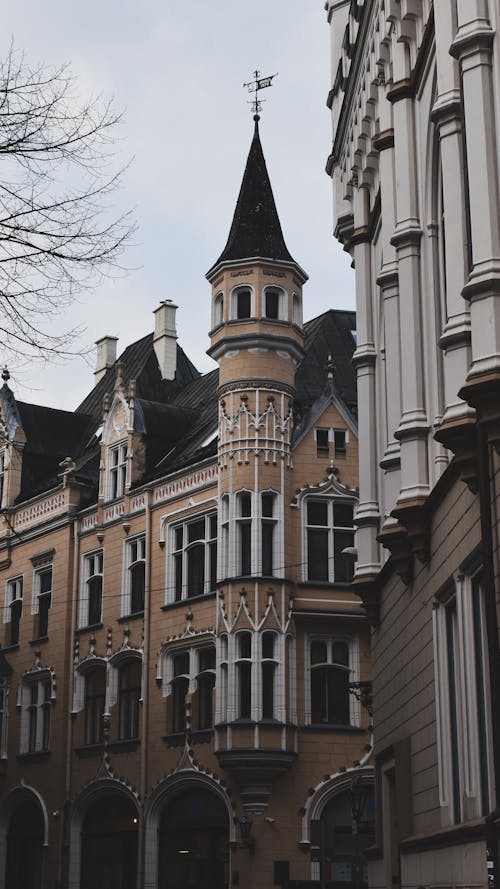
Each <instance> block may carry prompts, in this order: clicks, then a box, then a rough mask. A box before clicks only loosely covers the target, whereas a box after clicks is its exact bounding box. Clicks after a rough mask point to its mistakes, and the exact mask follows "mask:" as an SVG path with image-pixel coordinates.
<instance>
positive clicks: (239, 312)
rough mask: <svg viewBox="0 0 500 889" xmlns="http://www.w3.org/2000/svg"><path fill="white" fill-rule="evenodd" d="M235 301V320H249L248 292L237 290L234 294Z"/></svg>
mask: <svg viewBox="0 0 500 889" xmlns="http://www.w3.org/2000/svg"><path fill="white" fill-rule="evenodd" d="M236 300H237V309H236V317H237V318H250V291H249V290H238V292H237V294H236Z"/></svg>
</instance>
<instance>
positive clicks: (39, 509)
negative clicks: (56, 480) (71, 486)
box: [13, 491, 66, 528]
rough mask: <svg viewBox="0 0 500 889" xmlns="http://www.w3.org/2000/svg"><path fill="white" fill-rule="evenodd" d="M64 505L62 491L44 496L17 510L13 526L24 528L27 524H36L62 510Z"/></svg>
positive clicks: (64, 499) (64, 500)
mask: <svg viewBox="0 0 500 889" xmlns="http://www.w3.org/2000/svg"><path fill="white" fill-rule="evenodd" d="M65 506H66V498H65V495H64V493H63V492H62V491H61V492H60V493H59V494H54V495H53V496H52V497H46V498H45V499H44V500H40V501H39V502H38V503H33V504H32V505H31V506H27V507H26V508H25V509H21V510H20V511H19V512H17V513H16V514H15V516H14V522H13V524H14V527H15V528H21V527H22V528H25V527H27V526H28V525H32V524H36V523H37V522H40V521H43V520H44V519H45V518H49V517H51V516H53V515H55V514H56V513H58V512H63V511H64V508H65Z"/></svg>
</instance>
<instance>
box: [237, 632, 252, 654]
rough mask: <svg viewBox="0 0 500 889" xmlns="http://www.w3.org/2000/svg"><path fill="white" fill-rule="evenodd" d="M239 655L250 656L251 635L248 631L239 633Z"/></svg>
mask: <svg viewBox="0 0 500 889" xmlns="http://www.w3.org/2000/svg"><path fill="white" fill-rule="evenodd" d="M238 641H239V646H240V657H245V658H251V657H252V637H251V635H250V633H239V635H238Z"/></svg>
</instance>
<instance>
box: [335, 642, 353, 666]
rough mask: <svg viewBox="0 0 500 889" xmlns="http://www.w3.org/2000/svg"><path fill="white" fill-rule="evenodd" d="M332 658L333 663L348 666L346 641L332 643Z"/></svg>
mask: <svg viewBox="0 0 500 889" xmlns="http://www.w3.org/2000/svg"><path fill="white" fill-rule="evenodd" d="M332 660H333V663H334V664H344V665H345V666H346V667H347V666H349V647H348V645H347V643H346V642H334V643H333V650H332Z"/></svg>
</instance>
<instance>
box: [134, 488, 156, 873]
mask: <svg viewBox="0 0 500 889" xmlns="http://www.w3.org/2000/svg"><path fill="white" fill-rule="evenodd" d="M151 544H152V540H151V491H150V490H148V491H147V492H146V541H145V549H146V565H145V571H144V642H143V664H142V719H141V744H140V750H141V785H140V793H141V802H140V821H139V831H138V849H137V889H142V886H143V885H144V868H145V863H146V855H145V848H146V822H145V819H144V803H145V798H146V790H147V747H148V716H149V671H150V663H149V650H150V644H149V643H150V640H149V636H150V628H151V602H150V596H151V592H150V586H151V550H152V545H151Z"/></svg>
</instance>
